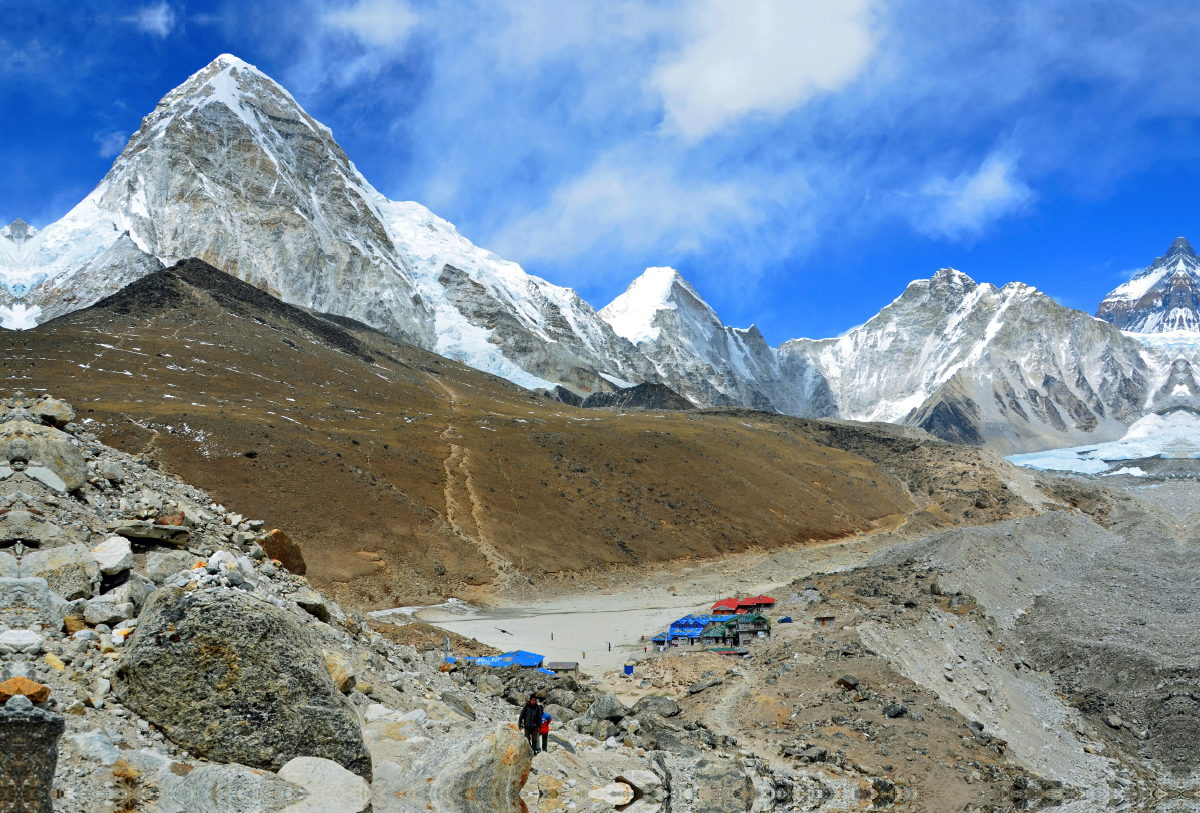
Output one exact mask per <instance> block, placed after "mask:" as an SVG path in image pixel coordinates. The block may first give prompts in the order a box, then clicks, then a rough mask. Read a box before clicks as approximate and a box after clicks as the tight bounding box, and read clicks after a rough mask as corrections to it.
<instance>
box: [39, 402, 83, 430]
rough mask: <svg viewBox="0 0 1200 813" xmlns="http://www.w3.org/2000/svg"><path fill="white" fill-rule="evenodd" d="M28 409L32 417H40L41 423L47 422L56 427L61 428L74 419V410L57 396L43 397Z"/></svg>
mask: <svg viewBox="0 0 1200 813" xmlns="http://www.w3.org/2000/svg"><path fill="white" fill-rule="evenodd" d="M29 411H30V412H32V413H33V415H34V417H36V418H41V419H42V422H43V423H48V424H50V425H51V426H53V427H55V428H56V429H62V428H63V427H64V426H66V425H67V424H69V423H70V422H71V421H73V420H75V410H74V409H72V408H71V405H70V404H68V403H67V402H66V401H60V400H58V399H57V398H43V399H41V400H40V401H38V402H37V403H36V404H34V406H33V409H31V410H29Z"/></svg>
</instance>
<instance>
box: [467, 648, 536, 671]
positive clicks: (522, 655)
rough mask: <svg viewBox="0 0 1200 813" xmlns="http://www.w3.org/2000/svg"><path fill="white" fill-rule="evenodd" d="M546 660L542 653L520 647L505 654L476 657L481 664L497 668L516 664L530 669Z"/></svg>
mask: <svg viewBox="0 0 1200 813" xmlns="http://www.w3.org/2000/svg"><path fill="white" fill-rule="evenodd" d="M544 660H546V658H545V657H544V656H542V655H538V654H535V653H533V652H526V651H525V650H523V649H518V650H517V651H516V652H505V653H504V654H503V655H489V656H487V657H484V658H476V659H475V663H476V664H477V665H479V666H491V667H494V668H497V669H499V668H501V667H504V666H512V665H514V664H515V665H517V666H523V667H526V668H529V669H536V668H538V667H539V666H541V665H542V661H544Z"/></svg>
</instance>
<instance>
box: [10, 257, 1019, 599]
mask: <svg viewBox="0 0 1200 813" xmlns="http://www.w3.org/2000/svg"><path fill="white" fill-rule="evenodd" d="M2 339H3V341H4V351H3V359H4V362H3V363H4V372H5V376H6V379H7V381H8V385H9V386H10V387H12V388H14V389H15V388H24V389H25V390H26V391H28V392H29V393H31V394H36V393H37V392H39V391H41V390H50V391H51V392H54V393H56V394H58V395H60V396H62V397H65V398H68V399H70V400H71V401H72V402H73V403H74V404H75V405H76V407H77V408H78V409H79V411H80V414H79V419H80V420H91V421H94V422H96V424H98V425H93V427H92V428H93V429H94V430H95V431H96V432H97V433H98V434H99V435H100V436H101V437H103V438H104V440H105V441H106V442H109V443H111V444H113V445H116V446H118V447H120V448H122V449H123V450H125V451H129V452H134V453H138V452H141V453H145V454H146V455H147V456H148V457H149V458H150V459H151V460H153V461H156V463H157V465H159V466H161V467H162V468H164V469H166V470H169V471H171V472H174V473H176V474H178V476H180V477H181V478H183V479H184V480H186V481H188V482H192V483H195V484H196V485H197V486H199V487H201V488H204V489H206V490H208V491H209V492H211V493H212V494H214V495H215V496H216V497H217V498H218V499H220V500H221V501H223V502H224V503H225V504H226V505H228V506H229V507H230V508H232V509H233V510H236V511H238V512H241V513H244V514H247V515H249V516H254V517H262V518H263V519H265V520H266V521H267V522H268V523H269V525H273V526H278V527H280V528H283V529H284V530H286V531H287V532H288V533H289V534H290V535H291V536H292V537H293V538H294V539H296V540H297V541H298V542H299V543H300V544H301V546H302V547H303V550H304V555H305V558H306V559H307V561H308V568H309V569H308V575H309V577H310V578H311V579H312V580H313V582H314V583H315V584H317V585H318V586H319V587H321V588H322V589H325V590H327V591H328V592H330V593H331V594H332V595H334V596H335V597H336V598H337V600H338V601H340V602H342V603H343V604H347V605H348V606H350V607H379V606H390V605H395V604H397V603H408V602H414V601H415V602H421V601H428V600H431V599H433V598H434V597H436V596H439V595H452V594H453V595H460V596H466V597H474V598H486V597H487V595H488V594H490V593H492V592H495V591H498V590H503V589H509V590H511V589H513V588H515V587H517V586H518V585H519V586H521V587H522V588H523V589H526V590H527V589H528V588H529V585H530V584H531V582H532V583H534V584H536V583H537V582H538V580H540V579H542V578H544V576H545V574H547V573H561V572H564V571H580V570H590V569H595V568H604V567H607V566H612V565H621V564H626V565H630V564H638V563H645V562H655V561H665V560H670V559H677V558H681V557H709V556H715V555H721V554H725V553H730V552H736V551H742V550H746V549H750V548H755V547H757V548H769V547H773V546H779V545H787V544H794V543H810V542H820V541H823V540H829V539H835V538H839V537H844V536H847V535H853V534H856V533H859V532H869V531H871V530H873V529H876V528H879V527H889V528H890V527H895V526H896V525H898V524H900V523H901V522H903V521H904V520H905V519H909V521H911V522H914V523H918V524H919V523H926V524H929V525H932V526H938V525H946V524H955V523H962V522H965V523H969V524H976V523H982V522H989V521H993V520H995V519H997V518H1002V517H1005V516H1011V515H1024V514H1027V513H1029V508H1028V506H1027V505H1026V504H1025V503H1024V502H1022V501H1021V500H1020V499H1019V498H1017V497H1016V496H1015V495H1013V494H1010V493H1009V492H1007V491H1006V490H1005V489H1004V487H1003V486H1002V485H1001V483H1000V481H999V480H998V479H997V477H996V474H995V473H994V472H993V471H992V469H991V468H989V465H990V464H988V463H987V462H986V460H985V458H984V457H982V456H981V453H980V452H979V451H977V450H974V449H968V448H966V447H960V446H951V445H948V444H945V443H943V442H941V441H936V440H931V439H929V438H928V437H927V436H923V435H921V434H920V433H916V432H914V431H913V430H900V429H894V430H893V429H891V428H880V427H863V428H861V429H857V430H856V429H855V428H854V427H853V426H852V425H848V424H826V423H822V422H816V421H800V420H796V419H790V418H783V417H781V416H773V415H765V414H763V413H749V412H741V411H738V412H721V411H689V412H686V413H684V412H657V413H656V412H645V413H630V414H625V415H623V414H620V413H614V412H596V411H590V410H582V409H576V408H571V407H566V406H564V405H562V404H559V403H556V402H553V401H550V400H548V399H546V398H543V397H541V396H538V395H535V394H533V393H530V392H529V391H527V390H524V389H521V388H519V387H517V386H515V385H513V384H511V383H509V382H507V381H504V380H502V379H499V378H496V377H494V376H490V375H487V374H484V373H481V372H479V371H476V370H473V369H470V368H468V367H465V366H463V365H461V364H459V363H456V362H452V361H449V360H447V359H444V358H442V357H440V356H437V355H435V354H432V353H429V352H426V351H423V350H420V349H417V348H415V347H412V346H410V345H406V344H403V343H401V342H397V341H394V340H391V339H389V338H387V337H385V336H383V335H381V334H379V333H378V332H375V331H373V330H371V329H369V328H366V327H364V326H362V325H360V324H358V323H354V322H350V321H349V320H344V319H339V318H335V317H320V316H314V315H312V314H309V313H307V312H305V311H302V310H300V309H297V308H294V307H292V306H289V305H285V304H283V303H281V302H279V301H278V300H276V299H274V298H272V297H270V296H269V295H267V294H265V293H263V292H261V291H259V290H257V289H256V288H253V287H251V286H249V285H246V284H245V283H242V282H240V281H238V280H237V279H236V278H234V277H231V276H228V275H226V274H223V273H221V272H218V271H216V270H215V269H213V268H211V267H210V266H207V265H206V264H204V263H202V262H199V261H195V260H193V261H187V262H185V263H180V264H179V265H177V266H175V267H174V268H171V269H167V270H166V271H163V272H160V273H158V274H155V275H152V276H150V277H147V278H145V279H143V280H140V281H139V282H137V283H134V284H133V285H131V286H129V287H128V288H126V289H125V290H123V291H121V292H120V293H118V294H116V295H115V296H113V297H110V298H109V299H106V300H104V301H102V302H100V303H98V304H97V305H95V306H93V307H91V308H88V309H86V310H83V311H79V312H76V313H73V314H70V315H68V316H65V317H62V318H60V319H56V320H54V321H52V322H49V323H47V324H45V325H42V326H39V327H38V328H37V329H35V330H31V331H24V332H19V333H8V332H6V333H4V334H3V336H2ZM847 449H851V450H849V451H848V450H847Z"/></svg>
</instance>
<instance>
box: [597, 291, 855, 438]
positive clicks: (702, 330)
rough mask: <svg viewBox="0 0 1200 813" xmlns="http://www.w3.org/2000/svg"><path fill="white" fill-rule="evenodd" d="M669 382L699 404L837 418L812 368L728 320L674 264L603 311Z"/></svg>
mask: <svg viewBox="0 0 1200 813" xmlns="http://www.w3.org/2000/svg"><path fill="white" fill-rule="evenodd" d="M600 318H601V319H604V320H605V321H606V322H607V323H608V324H609V325H611V326H612V329H613V330H614V331H615V332H616V333H617V334H618V335H620V336H623V337H624V338H626V339H628V340H629V341H631V342H633V343H634V344H636V345H637V349H638V350H639V351H641V353H642V354H643V355H645V356H646V357H648V358H649V359H650V361H651V362H653V364H654V367H655V369H656V370H657V372H658V374H659V375H660V376H662V379H663V380H664V381H665V382H666V383H667V384H668V385H669V386H671V387H673V388H674V389H675V390H677V391H678V392H679V393H681V394H682V395H684V396H685V397H686V398H688V399H689V400H690V401H691V402H692V403H694V404H697V405H699V406H705V407H711V406H741V407H750V408H752V409H762V410H767V411H771V412H784V413H787V414H790V415H802V416H808V417H832V416H834V415H835V414H836V412H835V410H834V409H833V407H832V402H831V400H830V397H829V392H828V388H827V387H826V386H825V381H824V379H823V378H822V377H821V376H820V375H819V374H816V373H815V372H814V371H813V369H812V368H811V366H810V365H808V364H807V363H804V362H801V363H799V364H793V365H790V366H788V367H786V368H784V367H782V366H781V365H780V361H779V358H778V356H777V355H776V353H775V350H774V349H772V348H771V347H769V346H768V345H767V342H766V340H765V339H764V338H763V336H762V334H761V333H760V332H759V331H758V328H756V327H754V326H753V325H751V326H750V327H749V328H745V329H739V328H732V327H729V326H727V325H725V324H724V323H723V322H722V321H721V318H720V317H719V316H718V315H717V312H716V311H715V310H713V309H712V307H711V306H709V304H708V303H707V302H705V301H704V299H703V298H702V297H701V296H700V294H699V293H698V292H697V291H696V289H695V288H694V287H692V285H691V283H689V282H688V281H687V280H685V279H684V278H683V277H681V276H680V275H679V273H678V272H677V271H675V269H673V268H648V269H646V271H645V273H643V274H642V275H641V276H640V277H638V278H637V279H636V280H634V281H633V283H631V284H630V286H629V288H627V289H626V291H625V293H623V294H621V295H620V296H618V297H617V298H616V299H614V300H613V301H612V302H611V303H609V305H608V306H607V307H605V308H604V309H602V310H601V311H600Z"/></svg>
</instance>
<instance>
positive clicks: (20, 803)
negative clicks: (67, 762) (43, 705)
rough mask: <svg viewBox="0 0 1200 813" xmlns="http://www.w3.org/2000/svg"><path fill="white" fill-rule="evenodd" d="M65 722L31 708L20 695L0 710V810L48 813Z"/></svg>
mask: <svg viewBox="0 0 1200 813" xmlns="http://www.w3.org/2000/svg"><path fill="white" fill-rule="evenodd" d="M65 728H66V721H65V720H64V719H63V718H62V717H60V716H58V715H57V714H51V713H50V712H47V711H43V710H42V709H39V708H35V707H34V705H33V702H32V701H31V700H30V699H29V698H27V697H25V696H24V695H14V696H12V697H11V698H10V699H9V700H8V701H7V702H6V703H5V704H4V706H3V707H2V708H0V732H3V734H2V737H3V742H4V747H3V748H0V809H3V810H28V811H37V812H38V813H41V811H51V810H53V809H54V803H53V801H52V797H51V786H52V783H53V782H54V769H55V767H56V766H57V765H58V738H59V737H61V736H62V733H63V731H64V729H65Z"/></svg>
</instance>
